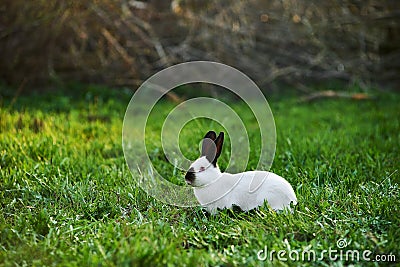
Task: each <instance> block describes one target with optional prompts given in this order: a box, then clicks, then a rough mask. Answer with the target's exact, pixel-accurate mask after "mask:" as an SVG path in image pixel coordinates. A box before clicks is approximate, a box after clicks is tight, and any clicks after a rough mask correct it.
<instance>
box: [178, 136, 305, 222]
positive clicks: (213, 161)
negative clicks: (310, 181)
mask: <svg viewBox="0 0 400 267" xmlns="http://www.w3.org/2000/svg"><path fill="white" fill-rule="evenodd" d="M223 142H224V133H223V132H220V133H219V135H218V137H216V133H215V132H214V131H209V132H208V133H207V134H206V135H205V136H204V138H203V141H202V151H201V157H200V158H198V159H197V160H196V161H194V162H193V163H192V164H191V165H190V167H189V170H188V171H187V172H186V175H185V181H186V183H187V184H188V185H190V186H192V187H193V188H194V194H195V196H196V198H197V200H198V201H199V203H200V205H201V206H203V207H204V208H206V210H207V211H208V212H209V213H211V214H215V213H217V212H218V209H224V208H228V209H229V208H231V207H232V206H233V205H235V206H238V207H239V208H240V209H241V210H242V211H249V210H252V209H254V208H258V207H259V206H261V205H263V204H264V202H265V201H267V203H268V205H269V206H270V207H271V208H272V209H273V210H275V211H278V210H284V209H288V210H290V211H291V207H290V204H291V203H293V204H294V205H296V204H297V198H296V194H295V193H294V191H293V188H292V186H291V185H290V184H289V183H288V182H287V181H286V180H285V179H284V178H282V177H280V176H279V175H276V174H274V173H272V172H267V171H248V172H242V173H237V174H230V173H222V172H221V171H220V169H219V168H218V166H217V160H218V158H219V156H220V155H221V151H222V145H223Z"/></svg>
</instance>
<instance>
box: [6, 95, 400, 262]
mask: <svg viewBox="0 0 400 267" xmlns="http://www.w3.org/2000/svg"><path fill="white" fill-rule="evenodd" d="M4 96H5V97H4V98H3V101H2V102H1V106H0V107H1V109H0V204H1V206H0V209H1V214H0V265H4V266H45V265H46V266H50V265H55V266H58V265H60V266H83V265H100V266H114V265H118V266H132V265H133V266H140V265H141V266H155V265H168V266H174V265H187V266H202V265H214V266H215V265H220V266H235V265H293V264H295V265H303V264H307V263H308V264H310V265H322V266H324V265H325V266H326V265H337V266H341V265H342V264H346V265H347V264H350V263H354V264H356V265H365V264H366V262H365V261H359V262H348V261H335V262H332V261H330V260H329V258H327V257H325V258H324V259H323V260H322V261H319V262H307V261H298V262H293V261H289V262H284V261H278V260H277V258H276V255H275V260H274V261H273V262H270V261H268V260H267V261H264V262H262V261H259V260H258V259H257V252H258V251H259V250H261V249H264V247H265V246H267V247H268V250H269V251H271V250H276V251H278V250H282V249H284V250H286V251H289V247H290V250H291V251H293V250H297V251H298V252H300V253H301V252H302V251H304V250H307V249H309V250H315V251H316V252H317V253H319V252H321V251H322V250H325V249H326V250H328V249H329V248H332V249H337V247H336V242H337V240H339V239H345V240H346V242H347V243H348V246H347V247H346V249H348V250H359V251H361V252H362V251H364V250H370V251H372V255H371V256H370V257H371V258H373V255H377V254H393V255H395V256H396V259H397V262H399V260H400V250H399V245H398V244H399V240H400V228H399V226H400V216H399V215H400V210H399V207H400V197H399V191H400V190H399V178H400V171H399V166H400V165H399V162H400V161H399V160H400V157H399V155H400V148H399V144H400V125H399V123H400V109H399V104H398V103H399V102H400V96H399V95H391V94H383V93H382V94H381V95H378V97H377V99H375V100H373V101H351V100H327V101H320V102H316V103H311V104H298V103H297V102H296V101H295V99H294V98H288V99H275V100H274V101H270V105H271V109H272V111H273V113H274V116H275V121H276V127H277V150H276V155H275V160H274V163H273V166H272V171H274V172H276V173H278V174H280V175H281V176H283V177H285V178H287V180H289V181H290V183H291V184H292V185H293V187H294V189H295V191H296V194H297V196H298V200H299V204H298V206H297V207H296V210H295V212H294V213H293V214H277V213H274V212H271V211H270V210H268V208H266V207H263V208H261V209H260V210H258V211H252V212H249V213H243V212H237V211H234V212H233V211H229V210H224V211H222V212H220V213H219V214H218V215H216V216H209V215H207V214H205V213H204V212H203V211H202V210H201V208H179V207H174V206H169V205H165V204H163V203H160V202H158V201H157V200H155V199H153V198H152V197H149V196H147V195H146V194H145V193H144V192H143V191H142V190H141V189H139V188H138V187H137V186H136V185H135V182H134V180H133V179H132V177H131V174H130V172H129V170H128V168H127V166H126V164H125V160H124V157H123V153H122V148H121V129H122V120H123V116H124V112H125V108H126V106H127V104H128V102H129V98H130V95H129V93H127V92H116V91H104V90H98V89H96V88H95V89H93V88H89V89H87V90H84V92H83V93H77V94H73V93H68V94H64V95H63V94H60V93H51V92H48V93H46V94H45V95H44V96H40V95H38V94H32V95H29V96H25V97H23V96H20V97H18V98H17V99H16V101H12V94H9V95H8V96H7V95H6V94H4ZM163 105H164V106H163ZM234 105H236V108H238V109H239V110H240V109H241V107H240V105H237V104H234ZM170 106H171V104H169V103H164V104H161V106H160V108H161V109H163V108H165V109H167V107H170ZM242 108H243V110H244V109H245V108H244V107H242ZM161 117H162V116H160V118H161ZM155 121H157V117H156V118H155ZM198 125H200V127H199V128H196V130H194V131H192V132H190V131H186V132H185V134H184V135H183V136H186V137H187V138H188V140H187V141H185V140H186V139H184V140H183V141H182V142H183V143H182V146H183V147H186V148H187V149H188V152H187V155H188V156H191V157H193V156H196V153H197V150H196V149H197V148H196V147H193V145H192V144H193V142H194V140H196V144H195V145H197V144H198V142H199V141H200V140H199V139H200V138H201V137H202V133H203V132H204V131H206V130H208V129H207V128H208V127H211V128H215V129H216V128H218V127H220V126H218V125H216V124H213V123H211V122H209V121H207V120H203V121H202V122H201V123H198ZM189 126H190V125H189ZM253 126H254V125H250V127H253ZM203 128H204V129H203ZM254 140H256V139H252V141H253V142H255V141H254ZM147 145H148V147H149V148H151V149H152V150H151V151H153V153H155V155H156V156H155V157H154V164H155V166H156V168H158V169H159V170H160V171H161V172H172V171H173V168H172V167H171V166H170V164H168V163H167V162H165V160H163V157H157V153H161V152H160V150H157V147H158V143H157V142H156V141H154V142H153V143H152V142H148V143H147ZM251 146H252V147H254V148H255V150H256V147H257V144H254V143H252V144H251ZM228 147H229V140H228V142H227V148H228ZM159 149H160V148H159ZM253 154H254V153H253ZM228 156H229V154H228V153H225V154H224V155H223V156H222V158H221V165H222V167H223V166H225V165H226V162H227V161H228ZM255 163H256V160H252V159H251V160H250V164H249V168H250V169H251V168H252V166H254V165H255ZM174 179H175V181H176V182H177V183H179V182H180V181H182V180H179V179H183V177H181V176H179V173H178V174H176V175H175V178H174ZM286 256H287V255H286ZM371 264H373V263H371Z"/></svg>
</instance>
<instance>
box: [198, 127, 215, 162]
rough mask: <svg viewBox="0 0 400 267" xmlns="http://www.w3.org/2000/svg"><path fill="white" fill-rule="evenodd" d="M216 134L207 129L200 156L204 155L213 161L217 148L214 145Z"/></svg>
mask: <svg viewBox="0 0 400 267" xmlns="http://www.w3.org/2000/svg"><path fill="white" fill-rule="evenodd" d="M216 138H217V134H216V133H215V132H214V131H209V132H208V133H207V134H206V135H205V136H204V138H203V143H202V146H201V156H206V158H207V159H208V161H209V162H213V161H214V159H215V157H216V153H217V149H216V147H215V143H214V142H215V139H216Z"/></svg>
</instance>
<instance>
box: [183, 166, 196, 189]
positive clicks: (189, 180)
mask: <svg viewBox="0 0 400 267" xmlns="http://www.w3.org/2000/svg"><path fill="white" fill-rule="evenodd" d="M195 178H196V176H195V175H194V169H193V167H191V168H190V169H189V170H188V171H187V173H186V175H185V180H186V183H187V184H189V185H191V184H192V183H193V181H194V179H195Z"/></svg>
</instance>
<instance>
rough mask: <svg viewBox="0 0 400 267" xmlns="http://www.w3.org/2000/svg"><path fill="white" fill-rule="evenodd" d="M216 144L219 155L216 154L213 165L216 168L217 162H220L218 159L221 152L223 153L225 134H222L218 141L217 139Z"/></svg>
mask: <svg viewBox="0 0 400 267" xmlns="http://www.w3.org/2000/svg"><path fill="white" fill-rule="evenodd" d="M214 142H215V146H216V148H217V153H216V155H215V159H214V160H213V162H212V163H213V164H214V166H216V164H217V160H218V158H219V156H220V155H221V152H222V145H223V144H224V133H223V132H220V133H219V135H218V137H217V139H215V141H214Z"/></svg>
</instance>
